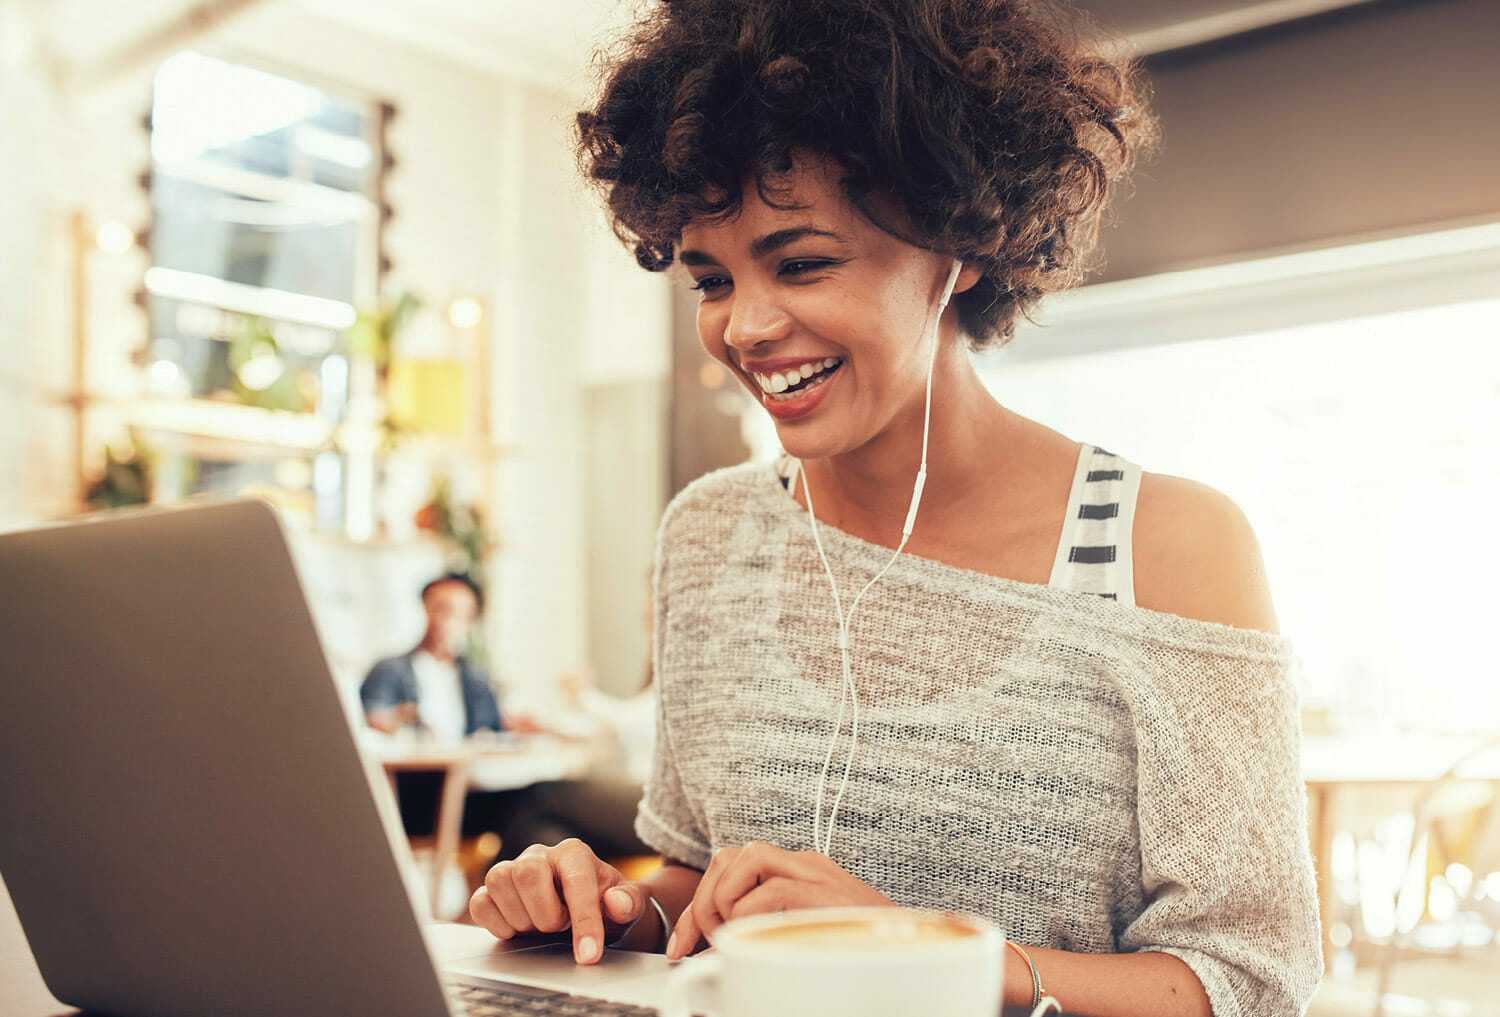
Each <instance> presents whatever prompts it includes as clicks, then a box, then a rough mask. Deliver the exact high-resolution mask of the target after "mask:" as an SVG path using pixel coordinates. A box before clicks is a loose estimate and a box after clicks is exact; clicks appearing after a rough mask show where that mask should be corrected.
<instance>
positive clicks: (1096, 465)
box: [1048, 445, 1141, 606]
mask: <svg viewBox="0 0 1500 1017" xmlns="http://www.w3.org/2000/svg"><path fill="white" fill-rule="evenodd" d="M1140 489H1141V468H1140V467H1139V466H1137V465H1135V464H1134V463H1132V462H1130V461H1128V460H1126V459H1123V458H1121V457H1120V456H1117V455H1115V454H1114V453H1112V452H1106V451H1105V450H1104V449H1102V448H1099V447H1098V446H1096V445H1084V446H1083V447H1082V448H1081V449H1079V453H1078V466H1077V468H1076V469H1075V470H1074V472H1073V487H1072V490H1071V491H1070V492H1069V494H1068V509H1067V515H1066V517H1065V519H1064V521H1063V529H1062V539H1061V540H1060V541H1058V545H1057V554H1056V556H1055V558H1054V559H1053V562H1052V578H1051V579H1050V580H1048V585H1049V586H1055V587H1058V588H1060V589H1064V590H1073V591H1075V592H1078V593H1092V594H1094V595H1096V596H1100V597H1105V598H1108V599H1109V600H1114V601H1117V602H1119V603H1121V604H1126V605H1129V606H1134V605H1135V571H1134V555H1133V554H1132V550H1131V529H1132V526H1133V524H1134V521H1135V502H1136V496H1137V495H1138V494H1139V493H1140Z"/></svg>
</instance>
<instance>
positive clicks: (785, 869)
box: [704, 841, 821, 932]
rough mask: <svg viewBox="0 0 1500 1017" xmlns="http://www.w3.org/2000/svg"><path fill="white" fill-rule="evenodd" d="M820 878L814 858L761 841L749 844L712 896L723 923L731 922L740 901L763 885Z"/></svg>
mask: <svg viewBox="0 0 1500 1017" xmlns="http://www.w3.org/2000/svg"><path fill="white" fill-rule="evenodd" d="M817 857H821V856H817ZM819 875H820V872H819V869H818V865H817V862H816V860H815V859H814V858H811V857H808V856H804V855H799V854H795V853H793V852H791V851H787V850H786V849H784V848H779V847H776V846H775V845H773V844H763V843H760V842H758V841H757V842H754V843H750V844H746V845H745V846H744V847H743V848H741V849H740V852H739V854H738V855H736V856H735V858H734V861H733V863H732V864H730V865H728V866H726V867H725V869H724V871H723V873H721V874H720V876H719V878H718V880H716V881H715V883H714V885H713V888H712V891H711V892H712V893H713V903H714V910H715V911H716V912H717V913H718V914H719V916H720V918H721V920H722V921H728V920H729V919H730V918H732V917H734V906H735V904H736V903H737V902H738V901H739V899H740V898H741V897H743V896H745V894H747V893H749V892H750V891H752V890H754V889H755V888H756V887H757V886H759V885H760V884H761V883H764V882H766V881H767V880H769V879H774V878H776V877H778V876H780V877H783V878H787V879H795V880H801V881H804V882H809V883H811V882H815V881H816V880H817V879H818V877H819ZM704 931H705V932H708V931H712V930H708V929H705V930H704Z"/></svg>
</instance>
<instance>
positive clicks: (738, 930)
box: [663, 908, 1005, 1017]
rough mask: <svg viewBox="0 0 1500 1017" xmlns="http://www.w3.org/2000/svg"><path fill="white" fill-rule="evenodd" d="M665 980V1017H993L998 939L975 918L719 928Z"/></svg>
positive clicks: (934, 915) (821, 912)
mask: <svg viewBox="0 0 1500 1017" xmlns="http://www.w3.org/2000/svg"><path fill="white" fill-rule="evenodd" d="M713 945H714V949H713V951H712V952H711V953H707V954H703V955H700V956H697V957H693V958H690V959H689V960H686V961H684V962H683V963H682V964H681V965H680V966H678V968H677V969H676V970H674V971H673V972H672V976H671V979H670V980H669V982H668V988H667V1003H666V1006H665V1007H664V1008H663V1014H664V1015H665V1017H689V1015H690V1014H695V1013H702V1012H707V1013H711V1014H713V1015H715V1017H841V1015H848V1017H911V1015H912V1014H931V1015H933V1017H997V1015H998V1014H999V1013H1000V1002H1001V978H1002V976H1003V974H1004V971H1005V957H1004V952H1005V937H1004V936H1003V935H1002V934H1001V932H1000V930H999V929H997V928H996V927H995V926H994V925H993V924H992V923H990V922H988V921H986V920H985V919H983V918H977V917H974V916H972V915H961V914H953V913H949V912H941V911H919V910H914V909H908V908H816V909H811V910H801V911H786V912H779V913H776V914H766V915H755V916H753V917H750V918H737V919H735V920H734V921H731V922H726V923H725V924H724V925H722V926H720V927H719V929H718V930H717V931H715V933H714V937H713Z"/></svg>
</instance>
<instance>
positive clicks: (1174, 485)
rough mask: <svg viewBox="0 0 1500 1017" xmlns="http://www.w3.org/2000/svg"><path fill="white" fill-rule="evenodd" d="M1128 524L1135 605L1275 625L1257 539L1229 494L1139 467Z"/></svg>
mask: <svg viewBox="0 0 1500 1017" xmlns="http://www.w3.org/2000/svg"><path fill="white" fill-rule="evenodd" d="M1131 532H1132V543H1133V544H1134V557H1135V566H1134V571H1135V600H1136V604H1137V605H1139V606H1141V607H1145V608H1150V609H1152V610H1155V611H1165V612H1167V613H1169V614H1176V615H1181V616H1182V617H1184V618H1196V619H1199V620H1201V621H1210V622H1218V623H1220V624H1222V625H1232V626H1235V627H1236V628H1244V629H1259V630H1261V631H1264V632H1272V633H1274V632H1277V631H1278V626H1277V622H1276V611H1275V608H1274V606H1273V605H1272V603H1271V592H1270V588H1269V585H1268V584H1267V581H1266V573H1265V566H1264V563H1263V562H1262V560H1261V553H1260V543H1259V541H1258V540H1257V539H1256V537H1255V531H1254V530H1253V529H1251V526H1250V521H1249V520H1248V519H1246V518H1245V513H1244V512H1243V511H1241V509H1240V507H1239V506H1238V505H1237V504H1235V502H1234V501H1233V499H1231V498H1230V497H1229V496H1228V495H1226V494H1224V493H1223V492H1222V491H1219V490H1216V489H1215V488H1212V487H1209V486H1208V485H1207V484H1201V483H1198V482H1197V481H1193V480H1188V479H1186V478H1183V477H1174V476H1170V475H1168V474H1162V473H1145V472H1143V473H1142V475H1141V489H1140V494H1139V496H1138V498H1137V501H1136V510H1135V524H1134V526H1133V528H1132V531H1131Z"/></svg>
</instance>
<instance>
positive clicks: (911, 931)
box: [745, 915, 979, 950]
mask: <svg viewBox="0 0 1500 1017" xmlns="http://www.w3.org/2000/svg"><path fill="white" fill-rule="evenodd" d="M977 935H979V930H977V929H975V928H973V927H972V926H970V925H967V924H965V923H964V922H962V921H960V920H958V919H957V918H951V917H948V916H941V915H934V916H925V915H924V916H921V917H911V916H897V915H892V916H891V917H890V918H884V917H881V918H868V919H847V918H845V919H838V920H833V921H816V920H814V921H803V922H789V923H787V924H785V925H773V926H771V927H769V928H762V929H756V930H755V931H754V932H750V933H747V934H746V935H745V940H746V941H747V942H749V943H756V944H765V945H770V944H775V945H778V946H795V947H812V948H814V949H830V950H886V949H907V948H910V947H912V946H918V945H922V944H927V943H942V942H951V941H953V940H959V939H971V938H973V937H974V936H977Z"/></svg>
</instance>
